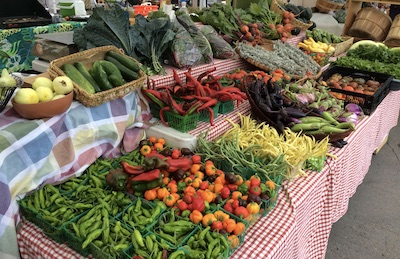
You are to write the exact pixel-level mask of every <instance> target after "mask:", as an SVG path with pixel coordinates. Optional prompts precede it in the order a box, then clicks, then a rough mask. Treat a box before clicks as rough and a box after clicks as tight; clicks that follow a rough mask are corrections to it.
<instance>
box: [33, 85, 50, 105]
mask: <svg viewBox="0 0 400 259" xmlns="http://www.w3.org/2000/svg"><path fill="white" fill-rule="evenodd" d="M35 91H36V93H37V94H38V96H39V102H48V101H50V100H51V99H53V96H54V95H53V91H52V90H51V89H50V88H48V87H45V86H39V87H38V88H36V90H35Z"/></svg>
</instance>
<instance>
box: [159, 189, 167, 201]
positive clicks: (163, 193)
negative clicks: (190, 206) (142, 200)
mask: <svg viewBox="0 0 400 259" xmlns="http://www.w3.org/2000/svg"><path fill="white" fill-rule="evenodd" d="M167 195H169V191H168V189H167V188H165V187H164V188H160V189H158V190H157V198H158V199H160V200H162V199H164V197H165V196H167Z"/></svg>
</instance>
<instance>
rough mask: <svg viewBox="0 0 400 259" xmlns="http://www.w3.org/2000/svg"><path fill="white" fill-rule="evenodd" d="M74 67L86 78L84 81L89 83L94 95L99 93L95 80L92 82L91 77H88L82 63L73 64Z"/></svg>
mask: <svg viewBox="0 0 400 259" xmlns="http://www.w3.org/2000/svg"><path fill="white" fill-rule="evenodd" d="M74 66H75V67H76V69H78V70H79V72H80V73H81V74H82V75H83V76H84V77H85V78H86V80H88V81H89V83H90V84H91V85H92V86H93V88H94V91H95V92H96V93H97V92H100V91H101V89H100V86H99V85H98V84H97V82H96V80H94V78H93V77H92V75H90V73H89V71H88V70H87V68H86V67H85V65H84V64H83V63H82V62H75V63H74Z"/></svg>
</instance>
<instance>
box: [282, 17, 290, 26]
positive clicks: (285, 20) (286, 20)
mask: <svg viewBox="0 0 400 259" xmlns="http://www.w3.org/2000/svg"><path fill="white" fill-rule="evenodd" d="M282 22H283V24H285V25H286V24H290V20H289V18H285V19H283V21H282Z"/></svg>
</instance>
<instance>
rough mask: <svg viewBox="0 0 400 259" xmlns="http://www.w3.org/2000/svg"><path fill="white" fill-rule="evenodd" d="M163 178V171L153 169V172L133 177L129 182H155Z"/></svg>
mask: <svg viewBox="0 0 400 259" xmlns="http://www.w3.org/2000/svg"><path fill="white" fill-rule="evenodd" d="M159 178H161V171H160V169H153V170H151V171H147V172H145V173H143V174H140V175H137V176H134V177H131V178H130V179H129V180H130V181H135V182H138V181H141V182H149V181H153V180H157V179H159Z"/></svg>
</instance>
